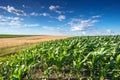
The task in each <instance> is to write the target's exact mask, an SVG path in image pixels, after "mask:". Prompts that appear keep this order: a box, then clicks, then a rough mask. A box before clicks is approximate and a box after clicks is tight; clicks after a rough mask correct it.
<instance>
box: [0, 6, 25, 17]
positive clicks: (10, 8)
mask: <svg viewBox="0 0 120 80" xmlns="http://www.w3.org/2000/svg"><path fill="white" fill-rule="evenodd" d="M0 8H1V9H4V10H6V11H8V12H10V13H14V14H16V15H21V16H26V13H25V12H24V11H22V10H18V9H15V8H14V7H12V6H9V5H8V6H7V7H4V6H0Z"/></svg>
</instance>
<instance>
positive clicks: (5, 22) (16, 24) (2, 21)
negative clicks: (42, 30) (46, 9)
mask: <svg viewBox="0 0 120 80" xmlns="http://www.w3.org/2000/svg"><path fill="white" fill-rule="evenodd" d="M22 21H23V19H22V18H20V17H7V16H2V15H0V26H8V27H13V28H21V27H37V26H39V24H24V23H23V22H22Z"/></svg>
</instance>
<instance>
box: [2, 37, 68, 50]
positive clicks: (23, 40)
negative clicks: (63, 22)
mask: <svg viewBox="0 0 120 80" xmlns="http://www.w3.org/2000/svg"><path fill="white" fill-rule="evenodd" d="M64 38H68V36H29V37H17V38H1V39H0V48H4V47H12V46H18V45H24V44H31V43H37V42H43V41H49V40H56V39H64Z"/></svg>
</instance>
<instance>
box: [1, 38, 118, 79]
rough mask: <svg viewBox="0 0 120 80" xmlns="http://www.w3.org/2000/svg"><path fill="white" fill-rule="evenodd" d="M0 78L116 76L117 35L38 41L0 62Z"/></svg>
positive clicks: (113, 77) (106, 77)
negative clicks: (36, 43)
mask: <svg viewBox="0 0 120 80" xmlns="http://www.w3.org/2000/svg"><path fill="white" fill-rule="evenodd" d="M0 79H1V80H120V36H83V37H72V38H67V39H61V40H55V41H49V42H42V43H39V44H38V45H36V46H34V47H31V48H28V49H26V50H23V51H21V52H20V53H18V54H15V55H11V56H10V57H9V58H8V59H6V60H3V61H2V60H1V62H0Z"/></svg>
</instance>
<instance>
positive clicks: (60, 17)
mask: <svg viewBox="0 0 120 80" xmlns="http://www.w3.org/2000/svg"><path fill="white" fill-rule="evenodd" d="M57 19H58V20H59V21H62V20H64V19H66V16H64V15H59V16H58V18H57Z"/></svg>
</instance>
